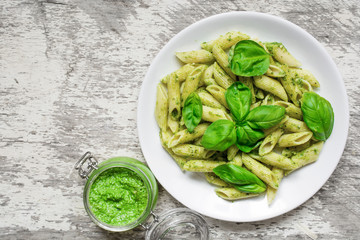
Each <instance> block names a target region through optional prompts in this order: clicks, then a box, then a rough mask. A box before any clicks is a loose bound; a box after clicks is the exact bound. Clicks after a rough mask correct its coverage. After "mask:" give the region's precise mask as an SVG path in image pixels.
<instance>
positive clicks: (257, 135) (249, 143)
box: [236, 124, 265, 152]
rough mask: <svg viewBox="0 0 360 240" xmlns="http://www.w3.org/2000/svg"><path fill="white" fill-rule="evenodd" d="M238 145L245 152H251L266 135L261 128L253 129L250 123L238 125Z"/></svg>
mask: <svg viewBox="0 0 360 240" xmlns="http://www.w3.org/2000/svg"><path fill="white" fill-rule="evenodd" d="M236 137H237V141H236V146H237V147H238V148H239V149H240V150H241V151H243V152H250V151H251V150H253V149H254V148H256V147H257V146H259V145H260V144H258V143H261V142H259V140H260V139H262V138H264V137H265V134H264V132H263V131H261V130H255V129H252V128H251V127H250V126H249V125H248V124H245V125H243V126H237V127H236Z"/></svg>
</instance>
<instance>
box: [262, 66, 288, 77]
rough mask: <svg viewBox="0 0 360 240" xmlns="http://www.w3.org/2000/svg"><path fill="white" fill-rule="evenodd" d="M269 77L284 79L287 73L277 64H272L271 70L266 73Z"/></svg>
mask: <svg viewBox="0 0 360 240" xmlns="http://www.w3.org/2000/svg"><path fill="white" fill-rule="evenodd" d="M265 75H266V76H268V77H284V76H285V71H284V70H282V69H281V68H280V67H279V66H276V64H270V66H269V69H268V70H267V71H266V73H265Z"/></svg>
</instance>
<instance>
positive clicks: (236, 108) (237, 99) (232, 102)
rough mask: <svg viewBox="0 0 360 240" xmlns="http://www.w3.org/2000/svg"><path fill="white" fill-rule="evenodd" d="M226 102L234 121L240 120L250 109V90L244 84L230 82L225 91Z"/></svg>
mask: <svg viewBox="0 0 360 240" xmlns="http://www.w3.org/2000/svg"><path fill="white" fill-rule="evenodd" d="M225 99H226V103H227V104H228V106H229V109H230V111H231V113H232V114H233V116H234V118H235V121H237V122H241V121H242V120H244V118H245V117H246V114H248V113H249V111H250V105H251V91H250V89H249V88H248V87H247V86H245V85H244V84H232V85H231V86H230V87H229V88H228V89H227V90H226V92H225Z"/></svg>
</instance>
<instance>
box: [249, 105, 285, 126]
mask: <svg viewBox="0 0 360 240" xmlns="http://www.w3.org/2000/svg"><path fill="white" fill-rule="evenodd" d="M284 115H285V108H284V107H282V106H277V105H264V106H259V107H257V108H254V109H253V110H252V111H251V112H250V113H249V115H248V116H247V118H246V120H247V123H248V124H249V126H250V127H252V128H254V129H268V128H271V127H272V126H274V125H276V124H277V123H279V122H280V121H281V119H283V117H284Z"/></svg>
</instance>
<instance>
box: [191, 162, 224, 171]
mask: <svg viewBox="0 0 360 240" xmlns="http://www.w3.org/2000/svg"><path fill="white" fill-rule="evenodd" d="M225 163H226V162H222V161H212V160H189V161H187V162H186V163H185V164H184V169H185V170H186V171H189V172H212V170H213V169H214V168H216V167H217V166H220V165H222V164H225Z"/></svg>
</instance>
